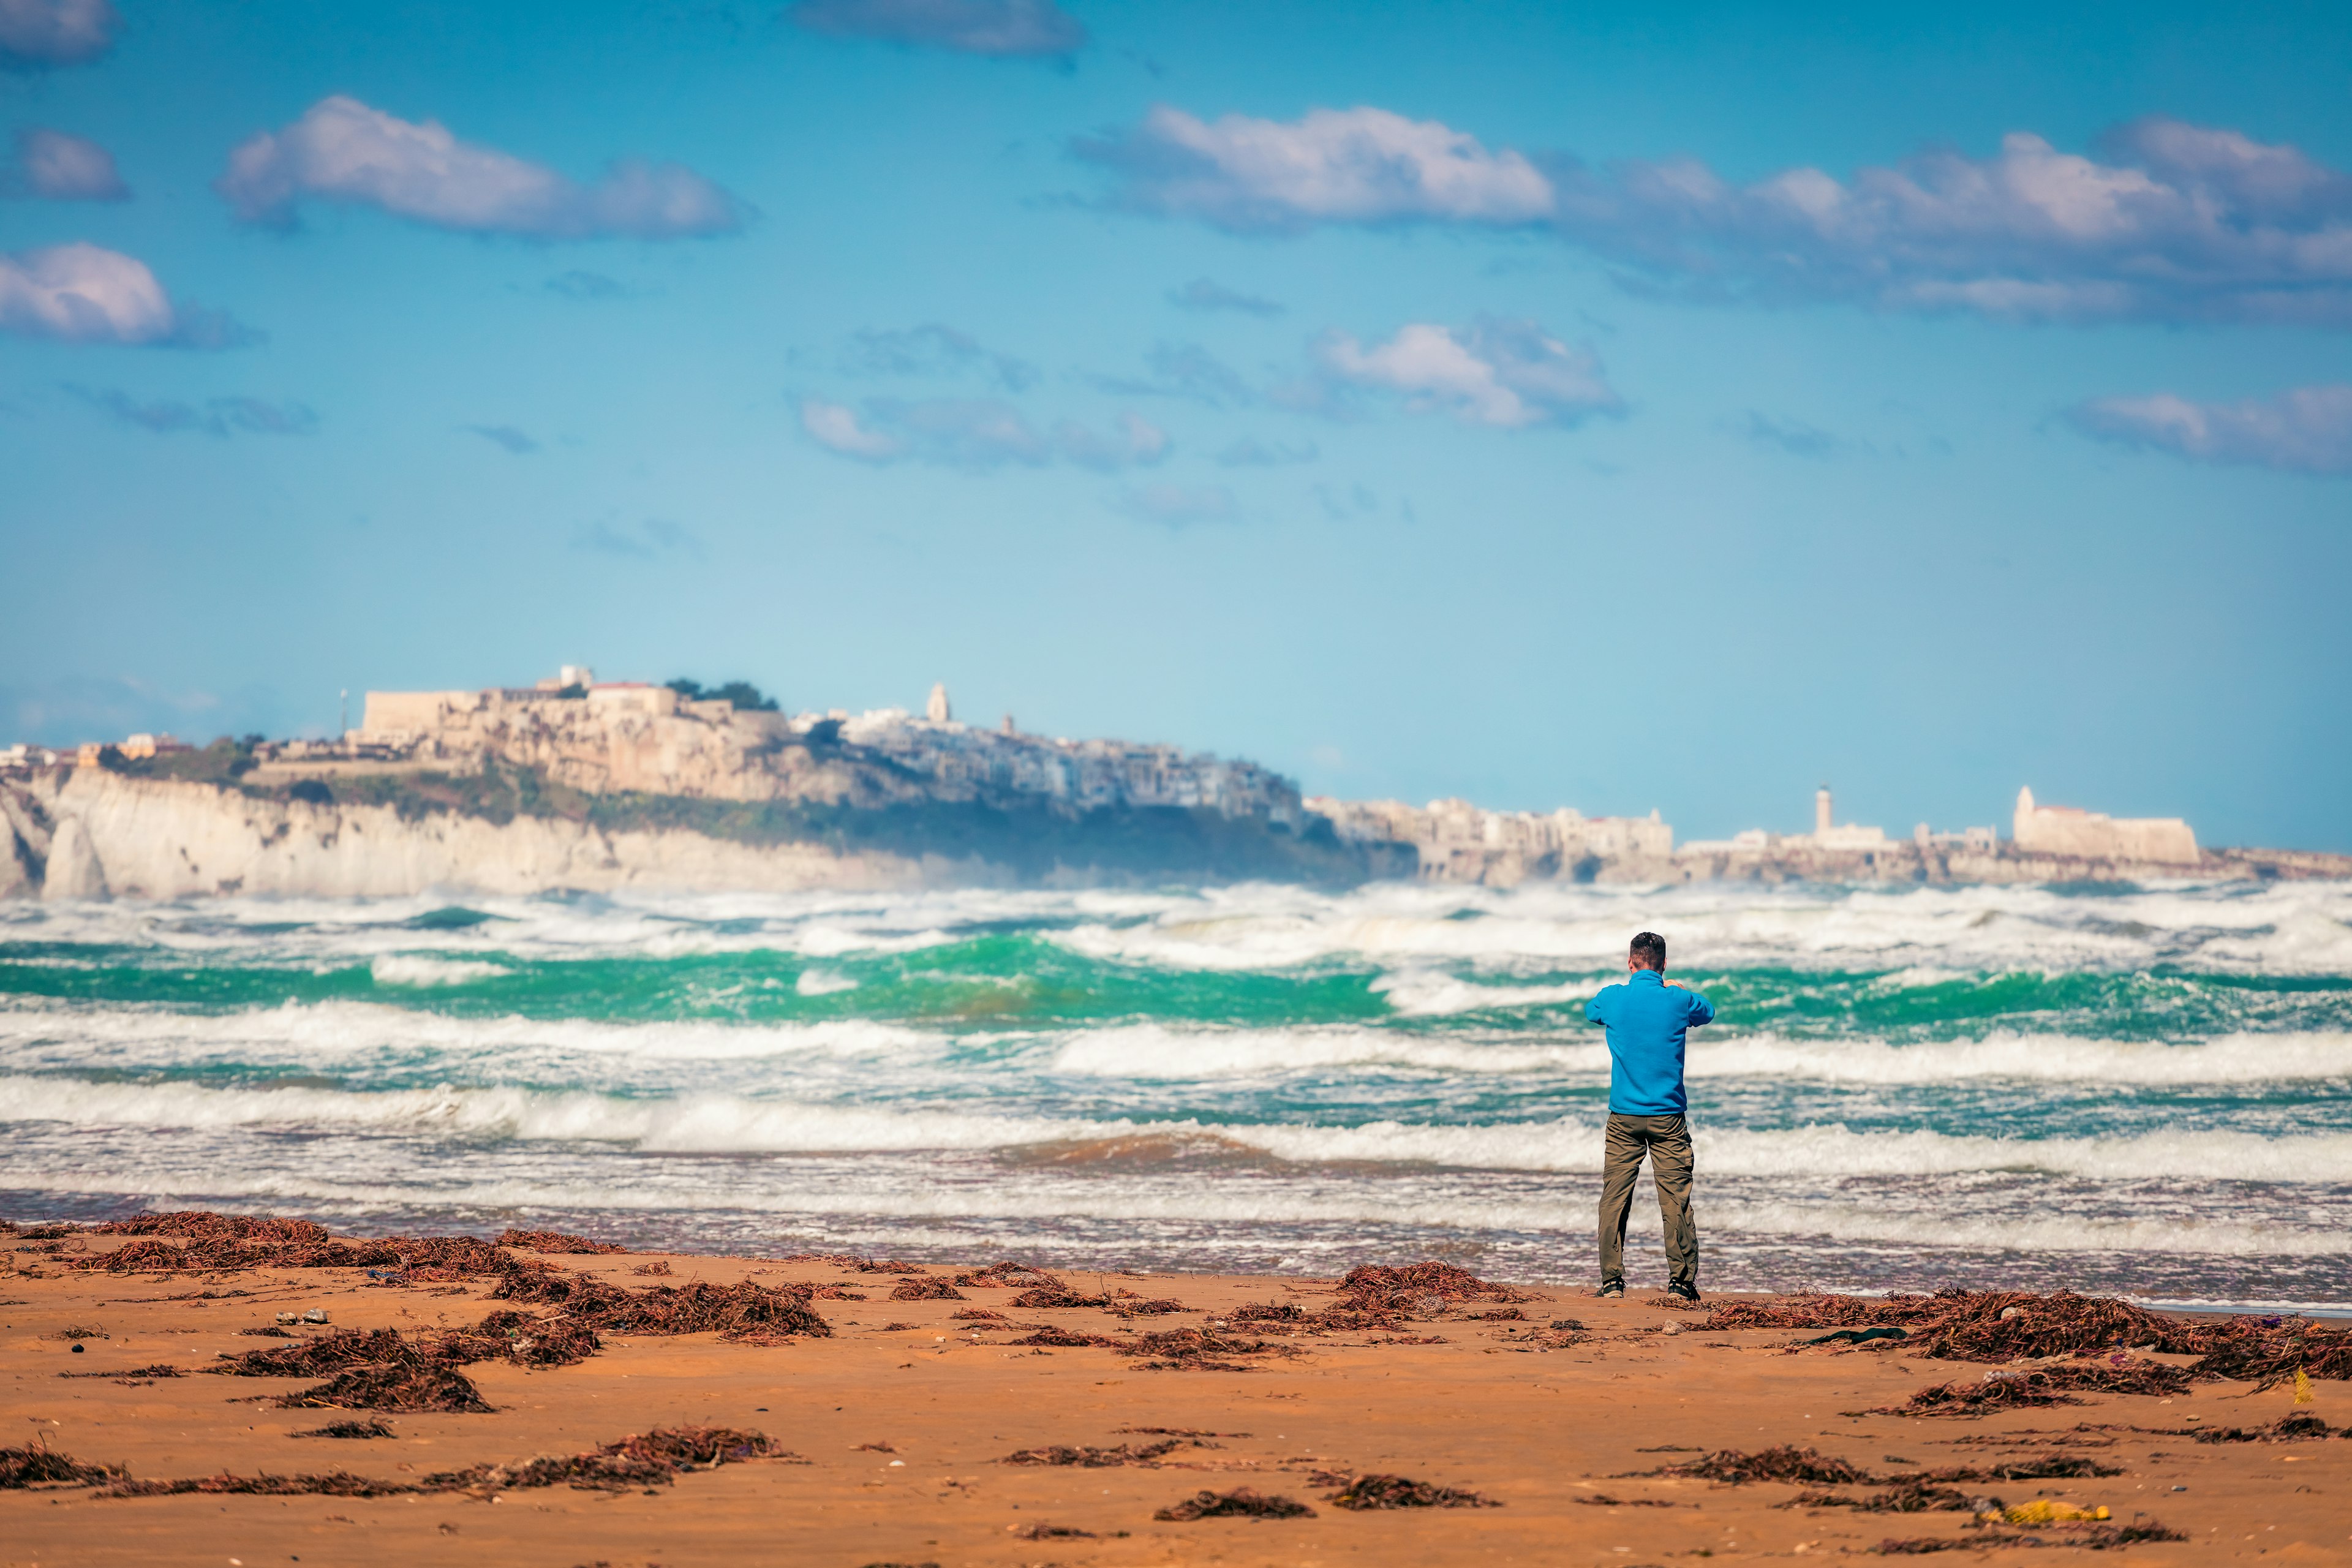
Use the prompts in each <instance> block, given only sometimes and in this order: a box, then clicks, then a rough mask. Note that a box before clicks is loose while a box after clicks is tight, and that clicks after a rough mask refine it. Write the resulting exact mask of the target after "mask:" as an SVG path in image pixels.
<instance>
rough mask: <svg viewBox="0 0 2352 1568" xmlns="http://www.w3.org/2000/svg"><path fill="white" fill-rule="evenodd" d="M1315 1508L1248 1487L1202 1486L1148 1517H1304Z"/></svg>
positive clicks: (1187, 1520) (1181, 1520) (1186, 1519)
mask: <svg viewBox="0 0 2352 1568" xmlns="http://www.w3.org/2000/svg"><path fill="white" fill-rule="evenodd" d="M1314 1512H1315V1510H1313V1509H1311V1508H1308V1507H1307V1505H1306V1504H1305V1503H1303V1502H1296V1501H1293V1500H1291V1499H1289V1498H1286V1497H1268V1496H1266V1495H1265V1493H1263V1492H1260V1491H1256V1490H1255V1489H1252V1488H1249V1487H1237V1488H1235V1489H1234V1490H1232V1491H1229V1492H1213V1491H1208V1490H1205V1489H1204V1490H1202V1491H1198V1492H1195V1493H1193V1494H1192V1496H1191V1497H1188V1498H1186V1499H1185V1500H1183V1501H1182V1502H1180V1503H1173V1504H1171V1505H1170V1506H1169V1507H1167V1508H1163V1509H1161V1510H1160V1511H1159V1512H1157V1513H1155V1514H1153V1515H1152V1516H1151V1517H1152V1518H1154V1519H1158V1520H1165V1521H1169V1522H1171V1523H1175V1524H1185V1523H1190V1522H1191V1521H1193V1520H1196V1519H1305V1518H1309V1517H1312V1516H1313V1514H1314Z"/></svg>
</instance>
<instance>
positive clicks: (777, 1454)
mask: <svg viewBox="0 0 2352 1568" xmlns="http://www.w3.org/2000/svg"><path fill="white" fill-rule="evenodd" d="M791 1457H792V1456H790V1455H788V1454H787V1453H786V1452H785V1451H784V1450H783V1449H782V1448H781V1447H778V1446H777V1444H776V1441H775V1439H774V1438H772V1437H771V1436H768V1435H767V1434H766V1433H764V1432H751V1431H739V1430H737V1429H736V1428H734V1427H731V1426H670V1427H656V1428H655V1429H654V1430H653V1431H651V1432H646V1433H638V1434H632V1435H631V1436H626V1437H624V1438H622V1439H620V1441H618V1442H615V1443H606V1444H604V1446H603V1447H596V1448H592V1449H590V1450H589V1451H588V1452H586V1453H584V1454H569V1455H564V1456H561V1457H558V1458H538V1459H526V1460H524V1461H523V1462H522V1463H521V1464H519V1465H474V1466H470V1467H468V1468H466V1469H462V1470H443V1471H438V1472H436V1473H435V1474H433V1475H429V1476H426V1477H425V1479H424V1481H423V1483H422V1486H423V1489H425V1490H430V1491H467V1492H474V1493H477V1494H479V1495H485V1496H486V1495H488V1494H489V1493H492V1492H501V1491H512V1490H516V1489H521V1488H525V1487H552V1486H568V1487H572V1488H574V1489H578V1490H582V1491H625V1490H629V1489H635V1488H638V1487H649V1486H667V1485H669V1484H670V1482H671V1481H672V1480H674V1479H677V1476H678V1475H679V1474H680V1473H682V1472H688V1471H693V1470H709V1469H716V1468H719V1466H721V1465H736V1464H741V1463H743V1462H745V1461H746V1460H750V1459H775V1458H791Z"/></svg>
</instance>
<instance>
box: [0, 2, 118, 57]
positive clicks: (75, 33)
mask: <svg viewBox="0 0 2352 1568" xmlns="http://www.w3.org/2000/svg"><path fill="white" fill-rule="evenodd" d="M121 25H122V18H121V16H118V15H116V14H115V10H114V7H113V6H112V5H110V4H108V0H0V65H23V66H70V65H80V64H83V63H85V62H87V61H89V60H94V59H96V58H98V57H99V56H100V55H102V54H104V53H106V51H107V50H109V49H110V48H112V47H114V32H115V29H116V28H117V27H120V26H121Z"/></svg>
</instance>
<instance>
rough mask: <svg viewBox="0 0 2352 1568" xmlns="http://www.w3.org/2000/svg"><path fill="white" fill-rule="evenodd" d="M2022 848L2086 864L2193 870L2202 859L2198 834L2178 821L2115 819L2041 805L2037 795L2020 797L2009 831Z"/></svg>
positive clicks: (2029, 792)
mask: <svg viewBox="0 0 2352 1568" xmlns="http://www.w3.org/2000/svg"><path fill="white" fill-rule="evenodd" d="M2010 837H2011V839H2012V840H2013V841H2014V842H2015V843H2016V845H2017V847H2018V848H2020V849H2021V850H2024V851H2026V852H2028V853H2030V854H2037V855H2072V856H2075V857H2078V858H2082V859H2085V860H2152V861H2155V862H2157V863H2158V864H2164V865H2193V864H2195V863H2196V861H2198V860H2199V859H2200V858H2201V856H2200V852H2199V850H2198V847H2197V835H2195V834H2194V833H2192V832H2190V831H2189V824H2187V823H2186V822H2183V821H2182V820H2181V819H2180V818H2179V817H2177V816H2139V817H2116V816H2107V815H2106V814H2105V813H2104V812H2097V811H2084V810H2083V809H2082V808H2081V807H2080V806H2074V805H2039V804H2037V803H2036V802H2035V800H2034V798H2033V791H2032V790H2031V789H2021V790H2019V791H2018V792H2017V816H2016V819H2015V822H2014V824H2013V826H2011V832H2010Z"/></svg>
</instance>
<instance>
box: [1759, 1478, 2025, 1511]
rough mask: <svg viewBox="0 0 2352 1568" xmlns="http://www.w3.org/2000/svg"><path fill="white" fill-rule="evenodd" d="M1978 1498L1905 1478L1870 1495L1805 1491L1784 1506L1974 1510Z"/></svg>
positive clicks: (1875, 1509) (1889, 1509)
mask: <svg viewBox="0 0 2352 1568" xmlns="http://www.w3.org/2000/svg"><path fill="white" fill-rule="evenodd" d="M1780 1506H1781V1507H1782V1508H1850V1509H1853V1510H1855V1511H1856V1512H1859V1513H1974V1512H1977V1511H1979V1500H1978V1499H1975V1498H1971V1497H1969V1495H1968V1494H1967V1493H1966V1492H1960V1491H1955V1490H1953V1489H1951V1488H1950V1487H1939V1486H1931V1485H1929V1484H1927V1482H1925V1481H1905V1482H1903V1483H1901V1484H1900V1485H1897V1486H1894V1487H1890V1488H1888V1489H1886V1490H1885V1491H1883V1492H1878V1493H1875V1494H1874V1495H1872V1496H1870V1497H1848V1496H1846V1495H1844V1494H1843V1493H1842V1492H1802V1493H1800V1494H1799V1495H1798V1496H1797V1497H1795V1498H1793V1499H1791V1500H1789V1501H1788V1502H1785V1503H1782V1504H1781V1505H1780Z"/></svg>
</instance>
